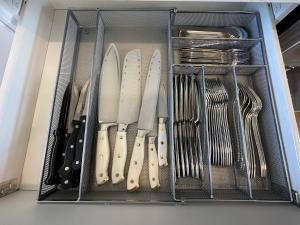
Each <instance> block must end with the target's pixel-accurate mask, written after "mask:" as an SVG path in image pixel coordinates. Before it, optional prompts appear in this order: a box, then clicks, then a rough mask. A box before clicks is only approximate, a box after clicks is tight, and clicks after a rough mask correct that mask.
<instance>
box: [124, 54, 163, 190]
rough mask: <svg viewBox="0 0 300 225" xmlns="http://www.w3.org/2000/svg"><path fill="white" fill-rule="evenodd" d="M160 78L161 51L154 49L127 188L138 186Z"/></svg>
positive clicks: (154, 111) (154, 112) (133, 188)
mask: <svg viewBox="0 0 300 225" xmlns="http://www.w3.org/2000/svg"><path fill="white" fill-rule="evenodd" d="M160 78H161V53H160V50H159V49H156V50H155V51H154V53H153V55H152V58H151V61H150V65H149V71H148V76H147V80H146V85H145V90H144V95H143V100H142V106H141V110H140V116H139V120H138V133H137V136H136V139H135V143H134V147H133V152H132V156H131V160H130V166H129V171H128V178H127V190H129V191H134V190H136V189H137V188H139V176H140V173H141V171H142V167H143V162H144V142H145V136H146V135H147V134H148V133H149V132H150V131H151V130H152V129H153V122H154V119H155V115H156V105H157V100H158V92H159V85H160Z"/></svg>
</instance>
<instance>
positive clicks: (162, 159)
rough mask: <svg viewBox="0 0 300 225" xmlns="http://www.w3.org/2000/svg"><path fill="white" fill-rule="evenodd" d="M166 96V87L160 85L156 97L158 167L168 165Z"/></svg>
mask: <svg viewBox="0 0 300 225" xmlns="http://www.w3.org/2000/svg"><path fill="white" fill-rule="evenodd" d="M167 107H168V106H167V95H166V86H165V84H161V86H160V90H159V97H158V120H159V124H158V141H157V150H158V164H159V166H167V165H168V155H167V150H168V145H167V144H168V139H167V129H166V120H167V118H168V108H167Z"/></svg>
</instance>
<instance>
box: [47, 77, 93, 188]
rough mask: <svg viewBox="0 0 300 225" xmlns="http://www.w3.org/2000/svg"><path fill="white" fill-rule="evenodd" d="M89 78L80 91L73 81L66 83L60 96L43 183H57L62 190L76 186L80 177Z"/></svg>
mask: <svg viewBox="0 0 300 225" xmlns="http://www.w3.org/2000/svg"><path fill="white" fill-rule="evenodd" d="M88 87H89V80H87V81H86V82H85V83H84V85H83V86H82V89H81V91H80V92H79V90H78V87H77V84H76V83H75V82H72V83H69V84H68V85H67V87H66V90H65V93H64V95H63V99H62V104H61V111H60V116H59V121H58V128H57V129H56V130H55V132H54V134H53V135H54V144H53V148H52V151H51V155H50V159H49V171H48V174H47V177H46V179H45V184H47V185H54V184H59V185H60V187H62V188H63V189H68V188H72V187H77V186H78V184H79V179H80V171H81V164H82V151H83V142H84V133H85V122H86V114H87V107H88V104H87V95H88Z"/></svg>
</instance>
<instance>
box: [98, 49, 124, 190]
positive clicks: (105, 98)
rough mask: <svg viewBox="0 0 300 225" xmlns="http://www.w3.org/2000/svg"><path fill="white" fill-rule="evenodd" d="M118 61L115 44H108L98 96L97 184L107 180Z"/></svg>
mask: <svg viewBox="0 0 300 225" xmlns="http://www.w3.org/2000/svg"><path fill="white" fill-rule="evenodd" d="M120 76H121V75H120V61H119V54H118V50H117V48H116V46H115V45H114V44H110V45H109V47H108V49H107V51H106V53H105V56H104V59H103V64H102V69H101V74H100V84H99V85H100V86H99V96H98V120H99V124H100V130H99V131H98V143H97V153H96V182H97V184H98V185H100V184H104V183H106V182H107V181H108V180H109V176H108V164H109V157H110V146H109V141H108V128H109V127H111V126H113V125H116V122H117V117H118V105H119V97H120V83H121V82H120V81H121V79H120Z"/></svg>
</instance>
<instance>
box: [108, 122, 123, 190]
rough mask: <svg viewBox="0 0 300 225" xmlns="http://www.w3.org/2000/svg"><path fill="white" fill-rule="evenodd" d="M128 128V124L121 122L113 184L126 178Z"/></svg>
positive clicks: (117, 139) (113, 170)
mask: <svg viewBox="0 0 300 225" xmlns="http://www.w3.org/2000/svg"><path fill="white" fill-rule="evenodd" d="M126 128H127V125H126V124H119V126H118V132H117V135H116V142H115V149H114V156H113V164H112V172H111V177H112V183H113V184H117V183H120V182H122V181H123V180H124V179H125V176H124V168H125V162H126V157H127V133H126Z"/></svg>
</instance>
